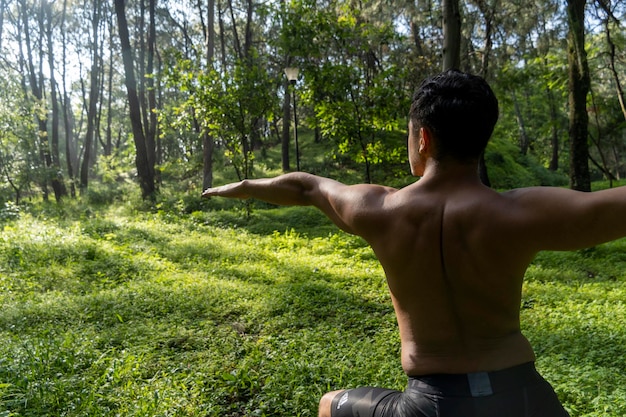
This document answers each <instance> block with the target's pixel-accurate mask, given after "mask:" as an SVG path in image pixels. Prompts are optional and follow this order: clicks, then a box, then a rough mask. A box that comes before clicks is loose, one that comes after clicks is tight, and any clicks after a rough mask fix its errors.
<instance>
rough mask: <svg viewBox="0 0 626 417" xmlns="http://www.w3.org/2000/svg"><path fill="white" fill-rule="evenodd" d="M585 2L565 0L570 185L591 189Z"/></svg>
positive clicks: (582, 0)
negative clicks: (567, 26)
mask: <svg viewBox="0 0 626 417" xmlns="http://www.w3.org/2000/svg"><path fill="white" fill-rule="evenodd" d="M585 3H586V0H567V18H568V24H569V33H568V38H567V41H568V42H567V44H568V54H567V56H568V65H569V71H568V72H569V84H568V89H569V141H570V187H571V188H572V189H574V190H579V191H591V174H590V172H589V144H588V141H587V139H588V133H589V132H588V130H589V116H588V114H587V95H588V94H589V89H590V84H591V83H590V77H589V65H588V63H587V52H586V50H585Z"/></svg>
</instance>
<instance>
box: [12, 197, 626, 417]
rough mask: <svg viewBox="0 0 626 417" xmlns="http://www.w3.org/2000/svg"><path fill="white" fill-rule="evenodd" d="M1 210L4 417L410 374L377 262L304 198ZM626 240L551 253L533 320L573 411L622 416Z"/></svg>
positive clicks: (246, 401)
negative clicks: (179, 208) (175, 206)
mask: <svg viewBox="0 0 626 417" xmlns="http://www.w3.org/2000/svg"><path fill="white" fill-rule="evenodd" d="M10 217H15V218H14V219H12V220H11V219H6V220H5V221H4V222H3V223H0V227H2V228H3V233H2V234H1V235H0V305H1V306H2V309H1V310H0V416H2V417H8V416H38V417H41V416H116V415H117V416H220V417H225V416H226V417H228V416H314V415H316V407H317V400H318V398H319V397H320V395H321V394H322V393H324V392H326V391H328V390H331V389H337V388H344V387H354V386H358V385H363V384H368V385H369V384H375V385H381V386H387V387H392V388H398V389H401V388H403V385H404V383H405V379H404V377H403V374H402V371H401V369H400V366H399V361H398V353H399V340H398V336H397V333H396V326H395V319H394V315H393V311H392V308H391V305H390V302H389V297H388V295H387V292H386V288H385V282H384V278H383V274H382V271H381V268H380V267H379V266H378V264H377V262H376V260H375V258H374V256H373V254H372V253H371V251H370V249H369V248H367V247H366V246H365V245H364V243H363V242H362V241H361V240H359V239H358V238H355V237H352V236H348V235H346V234H343V233H340V232H338V231H337V230H336V229H335V228H334V227H333V226H332V225H330V224H329V223H328V222H327V221H326V220H325V219H324V218H323V217H322V216H321V215H320V214H319V213H317V212H315V211H313V210H312V209H307V208H286V209H280V210H272V209H257V210H255V211H253V212H252V214H251V215H250V216H247V215H246V214H245V210H242V209H236V208H235V209H234V210H228V211H204V212H196V213H193V214H191V215H185V216H179V215H172V214H169V213H167V212H157V213H149V214H147V213H137V212H132V211H130V210H128V209H126V208H123V207H118V208H116V209H110V210H107V211H97V210H95V211H94V210H82V211H81V210H68V211H63V210H60V211H59V210H57V211H55V212H54V213H52V212H46V211H45V210H44V211H39V212H38V213H37V214H34V215H33V214H26V213H22V214H21V215H19V216H16V215H12V216H10ZM625 266H626V242H625V241H620V242H616V243H613V244H610V245H604V246H601V247H597V248H595V249H592V250H587V251H583V252H578V253H550V254H542V255H540V256H539V257H538V258H537V259H536V261H535V262H534V264H533V265H532V266H531V267H530V269H529V271H528V274H527V275H528V277H527V278H528V279H527V281H526V283H525V286H524V301H523V311H522V321H523V328H524V332H525V333H526V334H527V336H528V337H529V338H530V339H531V342H532V343H533V345H534V346H535V348H536V350H537V353H538V356H539V359H538V367H539V369H540V371H541V372H542V373H543V374H544V375H545V376H546V377H547V378H548V379H549V380H550V382H552V383H553V384H554V386H555V389H556V390H557V393H558V394H559V396H560V397H561V398H562V400H563V401H564V403H565V405H566V407H567V408H568V409H569V410H570V412H571V413H572V415H573V416H624V415H626V389H625V388H624V387H625V386H626V375H625V373H624V370H625V369H626V329H625V320H626V319H625V316H626V304H625V302H626V301H624V300H626V289H625V288H624V281H626V272H625V271H626V268H625Z"/></svg>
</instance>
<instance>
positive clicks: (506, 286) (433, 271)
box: [363, 175, 534, 375]
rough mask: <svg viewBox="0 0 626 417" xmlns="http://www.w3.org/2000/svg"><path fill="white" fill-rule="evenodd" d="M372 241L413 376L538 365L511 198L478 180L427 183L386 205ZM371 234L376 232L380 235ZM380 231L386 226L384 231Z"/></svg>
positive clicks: (394, 195) (392, 196) (525, 259)
mask: <svg viewBox="0 0 626 417" xmlns="http://www.w3.org/2000/svg"><path fill="white" fill-rule="evenodd" d="M383 201H384V208H382V209H381V212H380V219H379V220H378V222H380V223H379V224H377V223H378V222H373V221H370V222H369V223H370V224H376V226H375V228H373V230H372V232H371V233H368V231H365V232H364V233H363V235H364V237H365V238H366V239H367V240H368V242H369V243H370V245H371V246H372V248H373V250H374V251H375V253H376V255H377V257H378V259H379V261H380V263H381V264H382V266H383V268H384V270H385V273H386V276H387V282H388V285H389V289H390V293H391V297H392V300H393V304H394V308H395V310H396V315H397V317H398V325H399V329H400V337H401V341H402V366H403V369H404V371H405V372H406V373H407V374H408V375H427V374H436V373H467V372H474V371H477V370H483V371H491V370H498V369H504V368H508V367H511V366H514V365H518V364H521V363H526V362H530V361H533V360H534V354H533V351H532V349H531V347H530V344H529V343H528V341H527V340H526V338H525V337H524V336H523V335H522V334H521V333H520V322H519V309H520V304H521V300H520V298H521V285H522V279H523V276H524V272H525V270H526V267H527V265H528V263H529V262H530V260H531V259H532V256H533V255H534V253H531V252H529V251H528V250H523V249H522V248H520V250H517V251H512V250H510V248H511V246H512V245H513V246H515V243H514V240H515V236H519V234H520V231H519V230H516V225H515V223H514V222H513V221H511V217H510V216H509V214H510V213H512V212H513V211H514V206H513V202H512V201H511V199H510V198H508V197H507V195H506V194H505V195H502V194H498V193H496V192H494V191H493V190H491V189H488V188H486V187H484V186H483V185H482V184H481V183H480V182H479V181H478V178H477V177H476V176H475V175H474V179H473V180H471V179H469V180H466V181H461V182H460V181H459V180H458V177H457V178H456V180H454V181H451V182H450V183H446V182H444V181H438V180H437V179H435V180H429V178H422V179H421V180H420V181H418V182H417V183H415V184H413V185H411V186H409V187H406V188H404V189H402V190H399V191H395V192H394V191H390V192H389V193H388V195H387V196H386V197H385V198H384V199H383ZM374 229H375V230H374ZM380 230H384V232H383V233H381V232H380Z"/></svg>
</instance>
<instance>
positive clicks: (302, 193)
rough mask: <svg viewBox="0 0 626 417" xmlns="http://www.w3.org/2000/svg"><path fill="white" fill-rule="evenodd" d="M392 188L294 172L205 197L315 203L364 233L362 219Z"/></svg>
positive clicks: (336, 219) (341, 222)
mask: <svg viewBox="0 0 626 417" xmlns="http://www.w3.org/2000/svg"><path fill="white" fill-rule="evenodd" d="M391 191H395V190H394V189H392V188H388V187H383V186H377V185H366V184H361V185H345V184H342V183H340V182H338V181H335V180H332V179H329V178H323V177H318V176H316V175H311V174H307V173H304V172H293V173H289V174H284V175H281V176H278V177H275V178H262V179H254V180H243V181H240V182H236V183H232V184H227V185H223V186H221V187H215V188H208V189H207V190H205V191H204V192H203V193H202V197H205V198H208V197H214V196H219V197H227V198H240V199H247V198H255V199H259V200H262V201H266V202H268V203H271V204H277V205H297V206H311V205H312V206H315V207H317V208H318V209H320V210H321V211H322V212H324V214H326V215H327V216H328V217H329V218H330V219H331V220H332V221H333V222H334V223H335V224H336V225H337V226H338V227H340V228H341V229H342V230H344V231H346V232H348V233H353V234H361V233H359V232H360V230H359V227H358V224H357V223H358V219H359V218H363V217H367V215H368V214H370V213H373V212H374V211H375V210H376V209H377V208H379V207H380V206H381V205H382V199H383V198H384V196H385V195H386V194H387V193H389V192H391ZM355 220H356V221H355Z"/></svg>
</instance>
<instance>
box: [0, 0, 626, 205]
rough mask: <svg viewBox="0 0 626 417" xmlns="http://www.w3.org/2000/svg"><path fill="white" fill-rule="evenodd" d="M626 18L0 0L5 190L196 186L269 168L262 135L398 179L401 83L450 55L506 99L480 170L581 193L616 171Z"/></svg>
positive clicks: (21, 197)
mask: <svg viewBox="0 0 626 417" xmlns="http://www.w3.org/2000/svg"><path fill="white" fill-rule="evenodd" d="M625 13H626V4H625V3H624V2H623V1H616V0H595V1H589V2H587V1H585V0H568V1H565V2H561V1H552V0H533V1H527V0H516V1H506V2H505V1H502V0H471V1H464V2H459V1H458V0H455V1H452V0H450V1H440V2H439V1H435V0H427V1H421V0H419V1H405V2H402V1H398V2H388V1H382V0H376V1H365V0H360V1H352V0H350V1H333V0H331V1H316V0H295V1H290V2H286V1H282V0H281V1H276V2H254V1H252V0H217V1H215V0H207V1H200V0H198V1H184V2H173V1H167V0H161V1H157V0H130V1H126V2H124V1H122V0H117V1H114V2H112V3H111V4H109V2H99V1H89V0H84V1H76V0H55V1H47V0H40V1H34V0H0V83H1V87H0V94H2V97H1V99H0V125H1V129H0V170H1V180H0V200H2V202H4V203H5V204H9V205H10V204H17V205H19V204H20V203H21V202H23V201H39V200H44V201H47V200H48V199H55V200H56V201H57V202H58V201H61V200H62V199H65V198H69V199H73V198H80V197H85V199H87V200H88V199H89V198H91V199H92V200H93V201H98V202H109V201H114V200H115V199H123V198H124V197H125V196H127V193H133V192H140V193H141V196H142V198H143V199H144V200H150V201H155V199H157V198H159V197H158V196H159V195H162V193H163V192H164V191H165V190H168V189H170V190H171V189H174V190H176V192H182V193H190V194H195V195H197V194H198V192H199V191H200V190H201V189H202V188H206V187H208V186H210V185H212V184H213V182H214V179H215V178H224V176H226V177H227V178H239V179H242V178H252V177H257V176H260V175H263V174H266V173H267V172H269V171H272V169H273V168H272V167H268V166H267V164H265V163H264V161H263V156H264V155H265V154H266V152H267V151H268V150H269V149H272V148H276V149H280V152H281V158H280V167H278V170H274V172H281V171H282V172H286V171H291V170H305V171H307V170H308V171H312V172H314V173H318V174H322V175H332V174H333V173H334V174H337V175H341V173H342V172H354V173H355V175H354V176H353V177H350V178H351V180H352V181H354V182H361V181H363V182H386V183H389V184H391V185H398V186H402V185H404V184H406V183H407V181H410V179H407V177H406V171H407V163H406V157H405V151H404V147H405V141H406V124H407V119H406V115H407V112H408V106H409V104H410V101H411V95H412V93H413V91H414V89H415V88H416V86H418V85H419V83H420V82H421V81H422V79H424V78H425V77H427V76H430V75H433V74H435V73H437V72H439V71H441V70H442V69H444V68H450V67H455V68H460V69H461V70H464V71H469V72H473V73H476V74H480V75H482V76H484V77H485V78H486V79H487V80H488V81H489V82H490V83H491V85H492V87H493V88H494V90H495V91H496V94H497V96H498V97H499V101H500V108H501V111H500V114H501V116H500V120H499V123H498V126H497V128H496V132H495V133H494V137H493V140H492V143H491V144H490V146H489V148H488V149H487V151H486V153H485V155H484V161H483V162H484V164H482V166H483V169H482V174H483V180H484V181H485V183H487V184H490V185H492V186H493V187H495V188H498V189H503V188H510V187H517V186H524V185H563V186H570V187H572V188H574V189H578V190H584V191H588V190H589V189H590V187H591V185H590V184H591V182H592V181H594V180H600V179H604V180H608V181H610V182H612V181H614V180H619V179H620V178H621V177H622V176H623V175H624V173H625V172H624V168H625V167H624V163H623V162H622V159H623V153H624V151H625V146H624V145H625V143H624V142H625V140H626V133H625V132H626V130H625V126H626V125H625V121H626V107H625V105H624V91H623V90H624V87H623V84H624V83H625V82H626V80H625V77H624V74H626V70H625V65H626V61H625V60H626V56H625V54H626V52H625V51H626V37H625V33H626V32H625V31H624V26H623V25H624V23H623V21H624V18H625ZM287 68H294V69H297V70H298V72H297V74H296V76H295V78H293V79H292V80H289V79H288V77H287V76H286V75H285V74H286V71H285V69H287ZM306 141H308V143H313V144H314V145H315V146H314V147H313V148H310V149H307V146H306V145H305V144H304V142H306ZM300 142H303V143H300ZM268 169H269V171H268Z"/></svg>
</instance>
